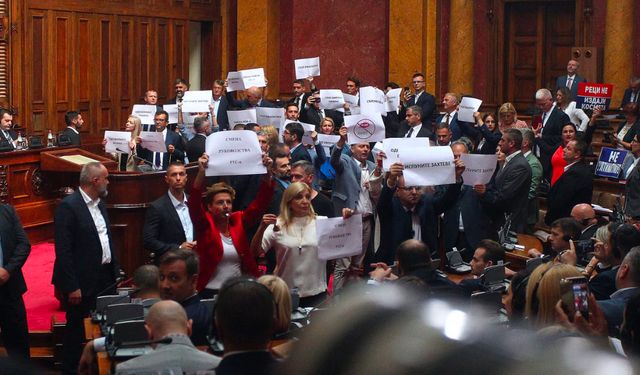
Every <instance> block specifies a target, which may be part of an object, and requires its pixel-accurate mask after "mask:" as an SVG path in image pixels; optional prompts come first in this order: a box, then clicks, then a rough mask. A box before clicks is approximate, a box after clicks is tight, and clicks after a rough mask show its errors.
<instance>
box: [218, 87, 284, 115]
mask: <svg viewBox="0 0 640 375" xmlns="http://www.w3.org/2000/svg"><path fill="white" fill-rule="evenodd" d="M225 97H226V98H227V102H228V104H229V107H230V108H231V109H249V108H253V107H252V106H251V105H250V104H249V101H247V99H242V100H237V99H236V98H234V96H233V93H231V92H227V93H226V94H225ZM275 106H276V105H275V104H273V103H271V102H270V101H268V100H267V99H265V98H262V100H261V101H260V104H258V105H257V107H267V108H275ZM227 122H228V121H227Z"/></svg>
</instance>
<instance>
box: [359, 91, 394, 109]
mask: <svg viewBox="0 0 640 375" xmlns="http://www.w3.org/2000/svg"><path fill="white" fill-rule="evenodd" d="M360 113H361V114H372V115H373V114H376V113H384V114H385V115H386V114H387V106H386V105H385V96H384V92H383V91H382V90H380V89H379V88H377V87H373V86H367V87H362V88H360Z"/></svg>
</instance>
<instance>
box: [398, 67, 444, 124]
mask: <svg viewBox="0 0 640 375" xmlns="http://www.w3.org/2000/svg"><path fill="white" fill-rule="evenodd" d="M411 84H412V85H413V89H414V92H415V94H414V95H411V92H409V91H406V92H405V95H406V96H409V97H408V98H407V101H406V103H404V105H403V107H402V110H401V112H400V113H399V116H398V117H399V118H401V119H402V118H405V116H406V110H407V109H409V108H410V107H412V106H414V105H417V106H418V107H420V109H421V110H422V124H423V125H424V126H425V127H426V128H427V129H429V130H431V127H432V124H431V122H432V121H433V114H434V113H435V111H436V98H435V97H434V96H433V95H431V94H429V93H428V92H426V91H425V86H426V82H425V79H424V75H423V74H422V73H415V74H414V75H413V77H412V78H411Z"/></svg>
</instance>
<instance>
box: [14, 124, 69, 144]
mask: <svg viewBox="0 0 640 375" xmlns="http://www.w3.org/2000/svg"><path fill="white" fill-rule="evenodd" d="M62 134H63V135H66V136H67V137H69V139H70V140H71V144H72V145H73V146H80V134H79V133H76V132H74V131H73V129H71V128H69V127H66V128H65V129H64V130H63V131H62ZM11 136H12V137H13V134H12V135H11ZM14 140H15V138H14Z"/></svg>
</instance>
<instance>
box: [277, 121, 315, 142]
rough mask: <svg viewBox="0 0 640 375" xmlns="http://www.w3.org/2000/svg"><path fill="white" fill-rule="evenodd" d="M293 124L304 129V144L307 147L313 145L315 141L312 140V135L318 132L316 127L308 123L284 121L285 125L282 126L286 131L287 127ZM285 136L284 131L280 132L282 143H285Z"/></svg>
mask: <svg viewBox="0 0 640 375" xmlns="http://www.w3.org/2000/svg"><path fill="white" fill-rule="evenodd" d="M292 122H295V123H297V124H300V125H302V128H303V129H304V135H303V136H302V143H303V144H305V145H313V139H311V133H312V132H314V131H316V126H315V125H313V124H307V123H306V122H300V121H291V120H284V123H283V124H282V129H284V128H285V127H286V126H287V124H290V123H292ZM283 134H284V131H281V132H280V141H281V142H284V138H283Z"/></svg>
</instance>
